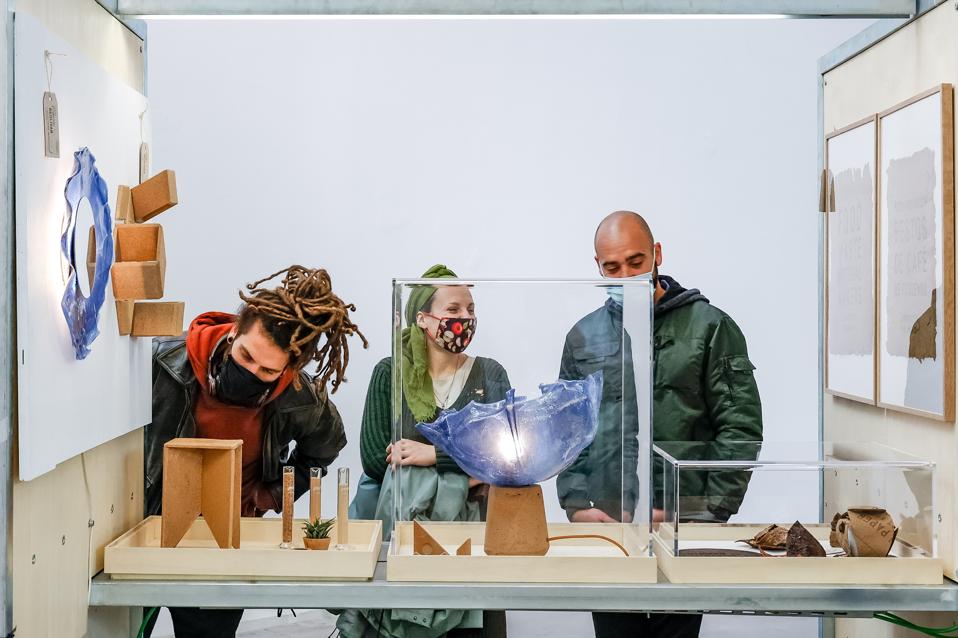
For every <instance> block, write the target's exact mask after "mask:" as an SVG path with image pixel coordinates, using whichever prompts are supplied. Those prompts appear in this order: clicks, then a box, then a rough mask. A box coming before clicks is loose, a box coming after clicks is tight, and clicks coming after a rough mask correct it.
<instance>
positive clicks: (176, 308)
mask: <svg viewBox="0 0 958 638" xmlns="http://www.w3.org/2000/svg"><path fill="white" fill-rule="evenodd" d="M120 303H121V302H119V301H118V302H117V304H120ZM123 303H133V302H123ZM185 307H186V304H185V303H183V302H182V301H154V302H143V301H138V302H136V303H135V304H133V310H132V313H131V330H130V332H129V333H127V334H132V335H133V336H134V337H176V336H178V335H181V334H183V312H184V308H185ZM121 334H123V333H121Z"/></svg>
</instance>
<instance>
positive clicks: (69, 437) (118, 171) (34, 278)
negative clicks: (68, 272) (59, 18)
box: [15, 12, 151, 480]
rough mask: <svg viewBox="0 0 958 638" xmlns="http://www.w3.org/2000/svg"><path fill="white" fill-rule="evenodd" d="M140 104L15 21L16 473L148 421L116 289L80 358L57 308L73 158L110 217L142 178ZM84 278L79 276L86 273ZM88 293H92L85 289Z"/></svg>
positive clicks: (56, 41)
mask: <svg viewBox="0 0 958 638" xmlns="http://www.w3.org/2000/svg"><path fill="white" fill-rule="evenodd" d="M44 51H52V52H55V53H59V54H63V55H60V56H55V57H53V59H52V61H53V75H52V80H53V84H52V88H53V91H54V93H56V96H57V102H58V106H59V116H60V157H59V158H56V159H54V158H47V157H44V155H43V122H42V118H41V114H42V110H41V108H40V105H41V99H42V97H43V92H44V91H46V90H47V76H46V72H45V69H44ZM145 108H146V99H145V98H144V97H143V96H142V95H140V94H139V93H137V92H136V91H134V90H133V89H131V88H129V87H128V86H127V85H125V84H124V83H123V82H121V81H120V80H118V79H116V77H114V76H113V75H111V74H109V73H107V72H106V71H105V70H104V69H102V68H101V67H99V66H98V65H97V64H96V63H94V62H93V61H91V60H90V59H89V58H87V57H86V56H84V55H83V54H82V53H80V52H79V51H78V50H76V49H74V48H73V47H71V46H69V45H68V44H67V43H66V42H65V41H64V40H63V39H61V38H60V37H58V36H56V35H54V34H53V33H51V32H49V31H47V30H46V29H45V28H44V27H43V26H42V25H41V24H40V23H39V22H38V21H37V20H36V19H35V18H33V17H32V16H30V15H28V14H26V13H23V12H20V13H18V14H17V18H16V104H15V109H16V113H15V115H16V157H17V166H16V178H17V187H16V191H17V193H16V194H17V350H18V353H17V355H18V356H17V363H18V368H17V379H18V386H17V392H18V404H17V406H18V436H19V439H18V440H19V477H20V479H21V480H29V479H32V478H35V477H36V476H39V475H40V474H43V473H45V472H48V471H49V470H52V469H53V468H54V467H55V466H56V464H57V463H60V462H62V461H65V460H67V459H69V458H71V457H74V456H76V455H77V454H80V453H81V452H84V451H86V450H89V449H91V448H93V447H95V446H97V445H99V444H101V443H104V442H106V441H109V440H110V439H112V438H114V437H117V436H120V435H121V434H125V433H127V432H130V431H132V430H135V429H136V428H138V427H140V426H143V425H145V424H147V423H149V422H150V387H151V385H150V340H149V339H132V338H130V337H121V336H119V333H118V331H117V323H116V312H115V310H114V301H113V289H112V286H108V288H107V295H106V301H105V302H104V304H103V308H102V309H101V310H100V320H99V328H100V335H99V336H98V337H97V338H96V340H95V341H94V342H93V345H92V351H91V353H90V354H89V356H87V358H86V359H84V360H82V361H77V360H76V357H75V354H74V351H73V347H72V345H71V344H70V333H69V331H68V329H67V324H66V321H65V319H64V318H63V311H62V310H61V309H60V299H61V298H62V296H63V290H64V288H65V285H64V279H63V277H62V273H61V265H60V264H61V262H60V254H61V253H60V234H61V223H62V220H63V213H64V212H65V210H66V208H67V206H66V200H65V199H64V197H63V189H64V186H65V184H66V180H67V178H68V177H69V176H70V175H71V174H72V172H73V164H74V159H73V153H74V152H75V151H77V150H79V149H80V148H81V147H83V146H88V147H89V148H90V151H91V152H92V153H93V155H94V156H95V157H96V165H97V167H98V169H99V171H100V176H101V177H103V179H104V180H105V181H106V183H107V186H108V189H107V190H108V193H109V198H110V210H111V213H112V212H113V211H114V210H115V205H116V191H117V186H118V185H120V184H136V183H137V180H138V179H139V164H138V161H139V146H140V139H141V138H140V119H139V114H140V113H142V112H143V111H144V110H145ZM84 207H85V208H86V211H87V212H86V213H85V214H82V213H81V214H79V215H78V217H77V231H76V238H77V239H76V247H77V262H78V264H84V263H85V256H86V250H87V232H88V229H89V227H90V225H91V224H92V215H91V214H90V213H89V203H88V202H86V201H84V202H82V203H81V205H80V206H78V209H79V210H80V211H83V210H84ZM79 267H80V268H81V272H80V273H79V275H80V280H81V281H84V282H85V281H86V280H87V272H86V268H85V266H79ZM81 287H82V289H83V290H84V291H85V292H88V291H89V287H88V286H86V285H85V284H81Z"/></svg>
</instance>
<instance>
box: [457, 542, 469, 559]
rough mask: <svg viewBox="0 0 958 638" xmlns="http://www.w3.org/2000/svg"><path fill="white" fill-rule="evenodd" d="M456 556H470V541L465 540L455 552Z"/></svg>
mask: <svg viewBox="0 0 958 638" xmlns="http://www.w3.org/2000/svg"><path fill="white" fill-rule="evenodd" d="M456 556H472V539H471V538H467V539H466V540H464V541H463V542H462V545H460V546H459V549H457V550H456Z"/></svg>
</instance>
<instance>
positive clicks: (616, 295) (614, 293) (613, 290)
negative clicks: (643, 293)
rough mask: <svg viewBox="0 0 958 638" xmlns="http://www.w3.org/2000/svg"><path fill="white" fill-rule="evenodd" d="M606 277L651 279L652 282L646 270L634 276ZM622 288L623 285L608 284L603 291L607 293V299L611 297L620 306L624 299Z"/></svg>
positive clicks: (650, 275) (638, 279)
mask: <svg viewBox="0 0 958 638" xmlns="http://www.w3.org/2000/svg"><path fill="white" fill-rule="evenodd" d="M606 279H615V280H616V281H653V282H654V280H653V277H652V273H651V272H647V273H644V274H642V275H636V276H634V277H606ZM624 290H625V288H624V287H623V286H609V287H608V288H606V289H605V292H606V294H607V295H609V299H611V300H612V302H613V303H617V304H619V305H620V306H622V305H624V301H625V295H624Z"/></svg>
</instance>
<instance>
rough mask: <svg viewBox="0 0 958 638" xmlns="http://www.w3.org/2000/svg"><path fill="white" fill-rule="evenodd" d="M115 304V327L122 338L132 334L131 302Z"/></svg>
mask: <svg viewBox="0 0 958 638" xmlns="http://www.w3.org/2000/svg"><path fill="white" fill-rule="evenodd" d="M115 303H116V326H117V328H118V329H119V332H120V334H121V335H123V336H127V335H129V334H130V333H131V332H133V302H132V301H117V302H115Z"/></svg>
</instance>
